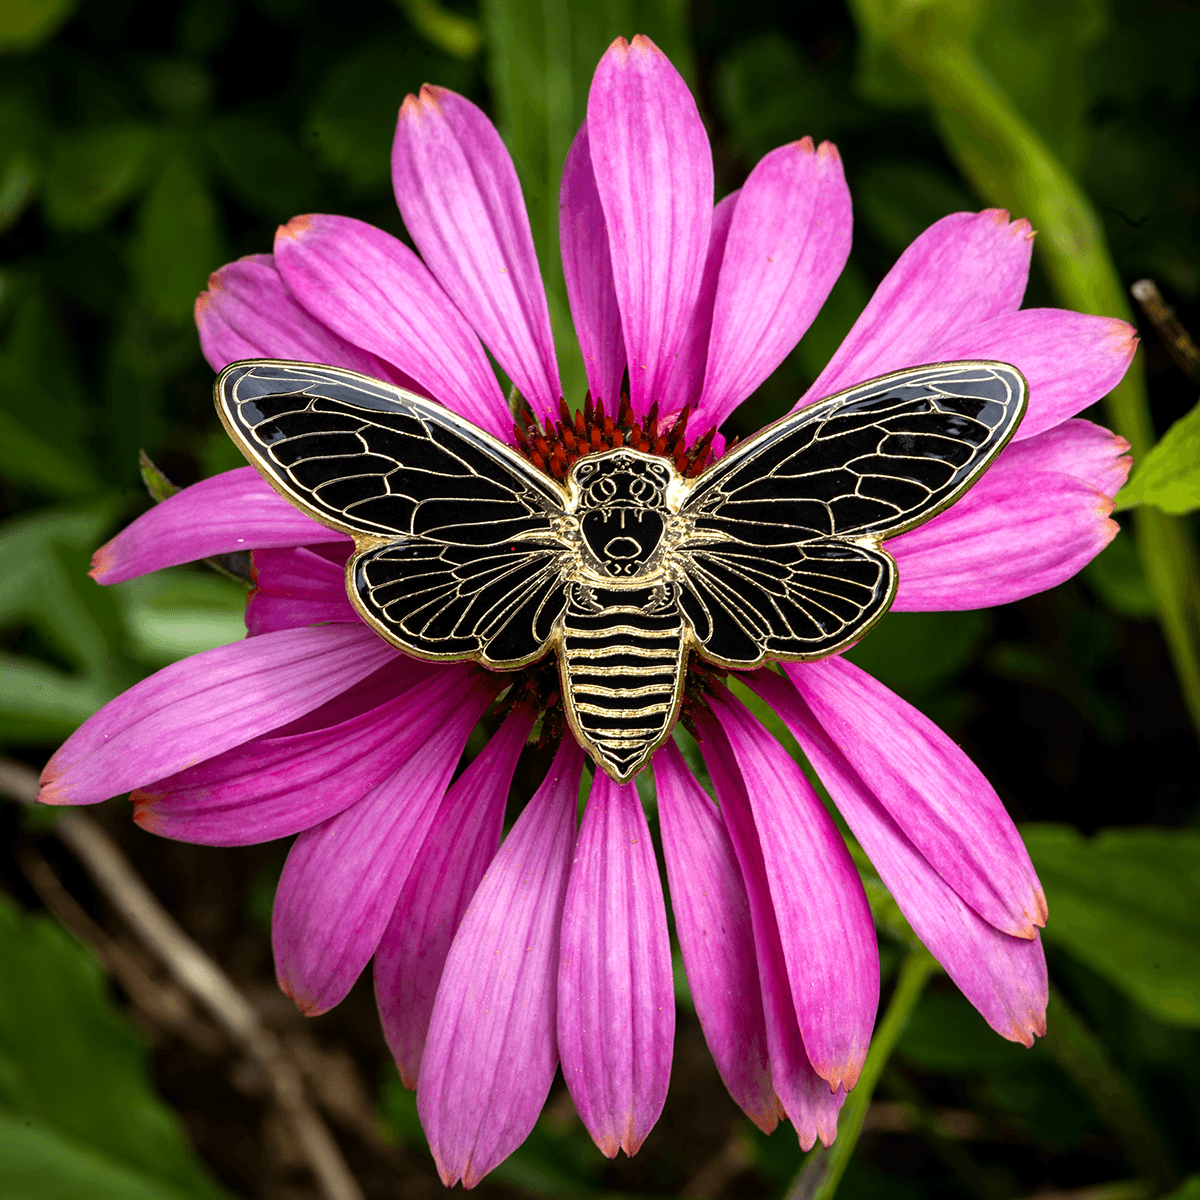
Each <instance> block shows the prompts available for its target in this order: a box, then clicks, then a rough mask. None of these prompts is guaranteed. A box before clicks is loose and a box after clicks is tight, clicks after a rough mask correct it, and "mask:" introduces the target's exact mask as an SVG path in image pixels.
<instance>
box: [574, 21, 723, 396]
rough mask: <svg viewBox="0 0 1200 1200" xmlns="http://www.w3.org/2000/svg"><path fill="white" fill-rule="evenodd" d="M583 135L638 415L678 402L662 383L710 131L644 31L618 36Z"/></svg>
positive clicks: (691, 296)
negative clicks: (597, 194) (601, 214)
mask: <svg viewBox="0 0 1200 1200" xmlns="http://www.w3.org/2000/svg"><path fill="white" fill-rule="evenodd" d="M587 123H588V142H589V146H590V149H591V156H592V166H593V169H594V171H595V176H596V186H597V189H598V190H599V192H600V201H601V204H602V205H603V206H604V216H605V223H606V225H607V227H608V240H609V247H610V250H611V256H612V265H613V279H614V282H615V284H616V290H617V299H618V301H619V303H620V306H621V326H622V329H623V331H624V335H625V350H626V354H627V356H628V359H629V390H630V398H631V400H632V403H633V407H634V410H635V412H636V413H637V414H638V415H639V416H641V415H643V414H645V413H646V411H647V410H648V409H649V408H650V406H651V405H652V404H654V403H660V404H661V405H662V407H663V409H664V410H671V409H675V408H678V407H680V405H681V404H683V403H684V399H685V398H683V397H676V396H673V395H671V394H668V392H667V388H666V384H667V380H668V377H669V375H670V373H671V370H672V365H673V363H674V360H675V355H676V354H677V353H678V352H679V350H680V348H681V347H682V345H683V344H684V342H685V340H686V338H687V323H688V321H689V320H690V318H691V315H692V310H693V307H694V306H695V303H696V297H697V294H698V292H699V288H700V278H701V275H702V273H703V270H704V259H705V254H706V252H707V250H708V239H709V227H710V225H711V223H712V207H713V168H712V154H711V152H710V151H709V147H708V135H707V134H706V133H705V131H704V125H703V123H702V122H701V120H700V114H699V113H698V112H697V111H696V102H695V101H694V100H693V99H692V95H691V93H690V92H689V91H688V88H687V84H686V83H684V81H683V79H682V77H681V76H680V74H679V72H678V71H676V70H675V68H674V67H673V66H672V65H671V63H670V60H669V59H668V58H667V56H666V55H665V54H663V53H662V51H661V50H659V48H658V47H657V46H656V45H655V44H654V43H653V42H652V41H650V39H649V38H647V37H643V36H642V35H641V34H639V35H638V36H637V37H635V38H634V39H633V41H632V43H627V42H626V41H625V39H624V38H617V40H616V41H615V42H613V44H612V45H611V46H610V47H609V48H608V51H607V52H606V53H605V55H604V57H603V58H602V59H601V60H600V65H599V66H598V67H597V68H596V74H595V76H594V77H593V79H592V88H591V92H590V93H589V96H588V122H587Z"/></svg>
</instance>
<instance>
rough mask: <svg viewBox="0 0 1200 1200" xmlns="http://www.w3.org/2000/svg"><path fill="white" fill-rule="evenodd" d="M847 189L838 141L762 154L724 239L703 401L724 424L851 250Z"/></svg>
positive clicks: (797, 330)
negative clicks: (816, 146)
mask: <svg viewBox="0 0 1200 1200" xmlns="http://www.w3.org/2000/svg"><path fill="white" fill-rule="evenodd" d="M852 223H853V222H852V218H851V214H850V191H849V189H848V188H847V187H846V180H845V176H844V175H843V174H842V160H841V159H840V158H839V157H838V152H837V149H836V147H835V146H834V145H833V144H832V143H831V142H822V143H821V145H820V148H819V149H817V150H815V151H814V149H813V143H812V138H804V139H803V140H802V141H799V142H793V143H791V145H788V146H780V147H779V148H778V149H777V150H772V151H771V153H770V154H768V155H766V156H765V157H764V158H762V159H760V160H759V162H758V165H757V166H756V167H755V168H754V170H753V171H751V172H750V177H749V178H748V179H747V180H746V183H745V185H744V186H743V187H742V191H741V198H740V199H739V200H738V203H737V211H736V212H735V213H734V216H733V224H732V227H731V228H730V230H729V240H728V242H727V243H726V245H725V261H724V264H723V266H722V267H721V278H720V282H719V283H718V285H717V297H716V304H715V306H714V308H713V319H712V338H711V341H710V343H709V351H708V367H707V370H706V372H705V376H704V392H703V394H702V395H701V398H700V407H701V408H702V409H703V410H704V413H705V416H706V419H710V420H712V421H714V422H715V423H716V424H718V425H719V424H720V423H721V422H722V421H724V420H725V418H726V417H728V416H729V414H730V413H731V412H733V410H734V409H735V408H736V407H737V406H738V405H739V404H740V403H741V402H742V401H743V400H745V398H746V397H747V396H749V395H750V393H751V392H753V391H754V389H755V388H756V387H758V385H759V384H760V383H762V381H763V380H764V379H766V378H767V376H768V375H770V374H771V372H772V371H774V370H775V368H776V367H777V366H779V364H780V363H781V362H783V360H784V359H785V358H786V357H787V355H788V354H789V353H790V352H791V350H792V348H793V347H794V346H795V345H796V343H797V342H798V341H799V340H800V338H801V335H802V334H803V333H804V331H805V330H806V329H807V328H808V327H809V325H811V324H812V320H813V318H814V317H815V316H816V315H817V312H818V311H819V310H820V308H821V305H822V304H824V303H825V298H826V297H827V296H828V295H829V292H830V289H831V288H832V287H833V285H834V283H835V281H836V280H837V277H838V276H839V275H840V274H841V273H842V268H843V267H844V266H845V265H846V259H847V258H848V257H849V255H850V232H851V227H852Z"/></svg>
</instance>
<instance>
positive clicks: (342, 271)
mask: <svg viewBox="0 0 1200 1200" xmlns="http://www.w3.org/2000/svg"><path fill="white" fill-rule="evenodd" d="M275 263H276V265H277V266H278V268H279V272H280V274H281V275H282V276H283V280H284V282H285V283H286V284H287V286H288V288H289V290H290V291H291V293H292V294H293V295H294V296H295V297H296V299H297V300H299V301H300V303H301V304H302V305H304V307H305V308H306V309H308V311H309V312H310V313H312V314H313V316H314V317H316V318H317V319H318V320H320V321H321V322H323V323H324V324H325V325H328V326H329V327H330V328H331V329H333V330H334V331H335V332H336V333H338V334H340V335H341V336H342V337H344V338H346V339H347V340H348V341H353V342H354V344H355V345H358V346H362V347H363V349H365V350H369V351H371V353H373V354H377V355H378V356H379V357H380V358H383V359H386V360H387V361H388V362H390V363H394V364H395V365H396V366H397V367H399V368H400V370H402V371H404V372H405V373H406V374H407V375H409V376H411V377H412V378H413V379H415V380H416V381H417V383H418V384H419V385H420V389H421V390H422V391H424V392H427V393H428V394H429V395H430V396H432V397H433V398H434V399H435V400H439V401H441V403H443V404H445V405H446V406H447V407H448V408H452V409H454V411H455V412H458V413H460V414H461V415H462V416H464V417H466V418H467V419H468V420H469V421H474V423H475V424H476V425H478V426H479V427H480V428H481V429H486V430H487V431H488V433H492V434H495V435H496V436H497V437H501V438H503V437H511V434H512V418H511V416H510V415H509V412H508V407H507V405H506V404H505V402H504V395H503V393H502V392H501V391H500V384H499V383H498V382H497V381H496V376H495V375H494V374H493V372H492V368H491V365H490V364H489V363H488V360H487V355H486V354H485V353H484V351H483V347H482V346H481V345H480V344H479V339H478V338H477V337H476V336H475V333H474V331H473V330H472V329H471V327H470V325H468V324H467V322H466V319H465V318H464V317H463V315H462V313H460V312H459V311H458V309H457V308H455V307H454V305H453V304H452V303H451V302H450V300H449V298H448V297H447V296H446V293H445V292H443V291H442V289H441V287H440V286H439V285H438V283H437V281H436V280H435V279H434V278H433V276H432V275H431V274H430V273H429V269H428V268H427V267H426V266H425V264H424V263H423V262H421V260H420V259H419V258H418V257H417V256H416V255H415V254H414V253H413V252H412V251H411V250H410V249H409V248H408V247H407V246H406V245H405V244H404V243H403V242H401V241H400V240H399V239H397V238H394V237H392V235H391V234H389V233H384V232H383V230H382V229H376V228H375V227H374V226H373V225H368V224H367V223H366V222H365V221H355V220H353V219H352V218H350V217H331V216H307V217H293V218H292V220H290V221H289V222H288V223H287V224H286V225H282V226H280V228H279V232H278V233H277V234H276V235H275Z"/></svg>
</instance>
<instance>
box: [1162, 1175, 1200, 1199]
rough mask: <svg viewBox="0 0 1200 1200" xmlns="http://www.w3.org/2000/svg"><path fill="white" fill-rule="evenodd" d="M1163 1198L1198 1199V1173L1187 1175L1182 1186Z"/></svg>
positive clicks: (1199, 1195)
mask: <svg viewBox="0 0 1200 1200" xmlns="http://www.w3.org/2000/svg"><path fill="white" fill-rule="evenodd" d="M1163 1200H1200V1175H1189V1176H1188V1177H1187V1179H1185V1180H1184V1181H1183V1186H1182V1187H1180V1188H1177V1189H1176V1190H1175V1191H1173V1192H1172V1193H1171V1194H1170V1195H1169V1196H1164V1197H1163Z"/></svg>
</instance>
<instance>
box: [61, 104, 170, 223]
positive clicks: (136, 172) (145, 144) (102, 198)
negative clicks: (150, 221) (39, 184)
mask: <svg viewBox="0 0 1200 1200" xmlns="http://www.w3.org/2000/svg"><path fill="white" fill-rule="evenodd" d="M156 141H157V134H156V131H155V129H154V127H153V126H151V125H146V124H144V123H142V122H137V121H122V122H119V123H117V124H113V125H101V126H98V127H96V128H94V129H85V130H83V131H81V132H79V133H75V134H69V135H67V136H66V137H64V138H62V139H60V140H59V142H58V143H57V145H55V147H54V151H53V153H52V155H51V157H50V163H49V165H48V166H47V168H46V182H45V188H44V190H43V194H42V203H43V205H44V206H45V212H46V220H47V221H49V223H50V224H51V225H52V226H54V228H56V229H63V230H87V229H98V228H99V227H100V226H101V225H103V224H105V223H106V222H107V221H108V220H109V219H110V218H111V217H112V215H113V214H114V213H115V212H116V211H117V210H118V209H119V208H120V207H121V205H122V204H124V203H125V202H126V201H127V200H129V199H130V198H131V197H132V196H133V195H134V194H135V193H136V192H137V191H139V190H140V189H141V188H142V187H143V186H144V185H145V183H146V173H147V167H148V165H149V161H150V156H151V154H152V152H153V150H154V146H155V143H156Z"/></svg>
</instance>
